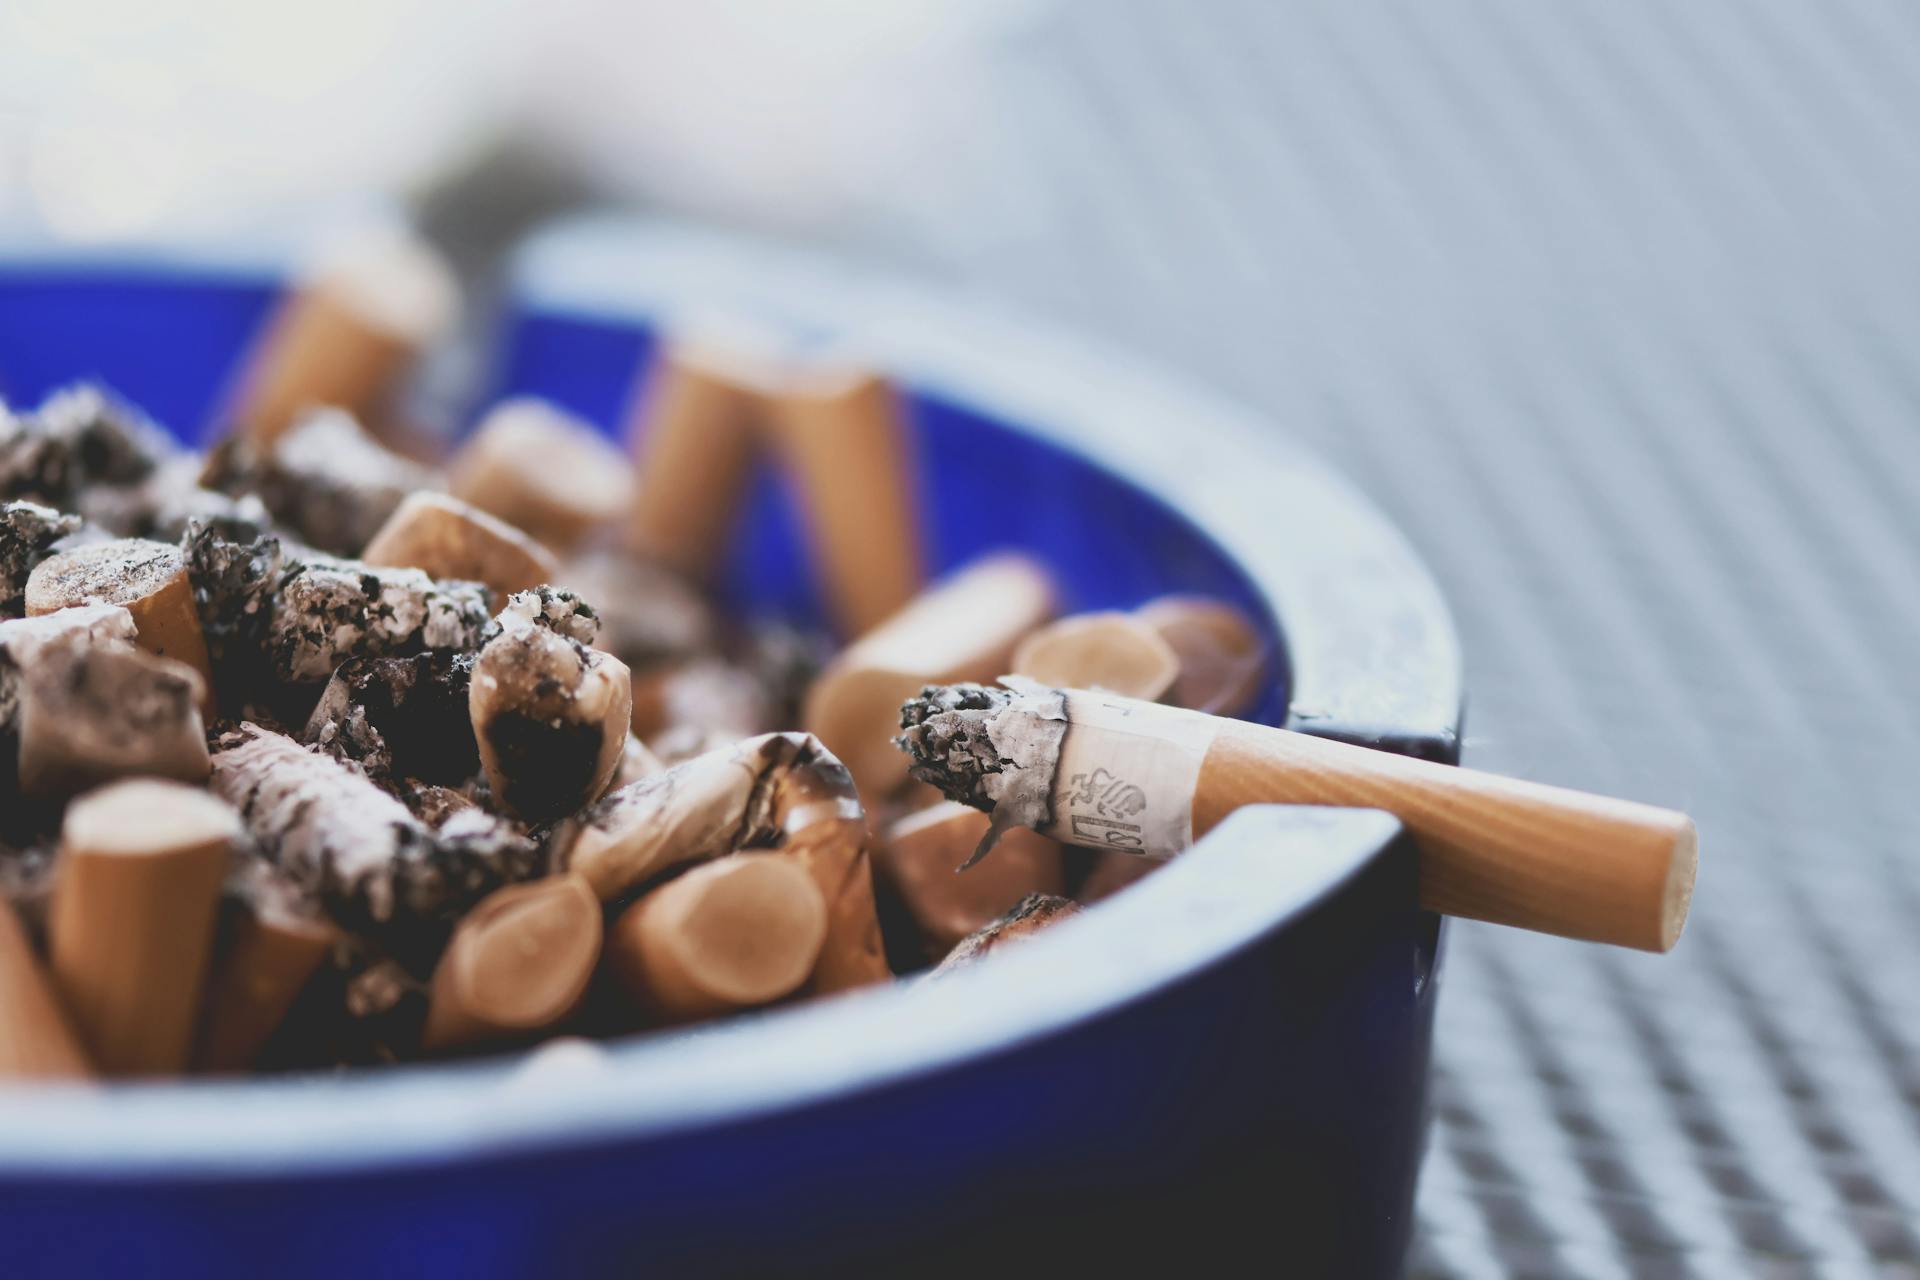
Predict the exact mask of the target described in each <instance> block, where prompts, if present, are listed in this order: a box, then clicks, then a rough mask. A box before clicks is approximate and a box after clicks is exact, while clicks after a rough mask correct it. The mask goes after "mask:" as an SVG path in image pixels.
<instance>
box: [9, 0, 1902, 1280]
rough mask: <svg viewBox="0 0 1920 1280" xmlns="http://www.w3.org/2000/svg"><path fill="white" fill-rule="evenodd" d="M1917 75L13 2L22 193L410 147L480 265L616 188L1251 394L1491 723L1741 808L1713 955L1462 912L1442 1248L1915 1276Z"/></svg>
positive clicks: (1781, 23) (956, 9)
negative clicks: (1440, 599) (1427, 587)
mask: <svg viewBox="0 0 1920 1280" xmlns="http://www.w3.org/2000/svg"><path fill="white" fill-rule="evenodd" d="M1917 113H1920V9H1917V8H1915V7H1913V6H1910V5H1904V4H1901V3H1899V0H1840V2H1837V3H1832V4H1823V5H1812V4H1788V3H1751V2H1747V0H1697V2H1690V3H1687V4H1684V5H1682V4H1673V3H1663V2H1661V0H1644V2H1643V0H1568V2H1566V3H1561V4H1554V5H1541V4H1529V3H1524V2H1523V0H1470V2H1462V3H1445V4H1417V3H1412V2H1411V0H1403V2H1399V3H1387V2H1376V0H1328V2H1326V3H1277V2H1275V0H1201V2H1200V3H1193V2H1191V0H1189V2H1186V3H1180V2H1177V0H1163V2H1145V0H1142V2H1134V0H1102V2H1101V3H1094V0H975V2H972V3H953V4H936V3H933V2H932V0H814V2H813V3H810V4H805V5H796V4H790V3H779V2H778V0H707V2H706V3H703V4H700V5H681V4H667V3H663V2H659V0H626V2H624V3H620V2H616V0H543V2H542V3H540V4H538V5H535V4H532V3H525V4H522V3H515V2H513V0H459V2H458V3H455V0H331V3H329V4H327V5H325V6H300V7H297V8H296V7H291V6H277V5H263V4H259V3H256V2H253V0H7V3H5V4H4V5H0V228H4V234H5V235H6V236H7V237H9V238H11V239H15V240H27V241H34V242H42V241H44V242H51V243H55V244H67V245H75V246H102V245H113V244H124V243H141V242H151V241H154V240H179V239H187V240H195V241H213V242H218V241H222V240H228V239H232V238H252V237H259V236H262V235H294V234H297V233H299V232H300V231H301V229H303V228H307V227H312V226H318V225H321V224H324V223H325V222H327V221H328V220H329V219H332V218H335V217H339V216H342V215H343V213H344V212H345V211H348V210H350V209H351V208H353V207H356V206H361V205H368V204H377V203H382V202H388V201H392V202H400V203H403V204H405V205H407V206H409V207H410V208H411V209H413V210H414V211H415V213H416V214H417V215H418V216H419V217H420V218H421V219H422V220H423V221H424V223H425V224H426V225H427V227H428V228H429V230H430V231H432V232H433V233H434V234H435V235H437V236H438V237H439V238H440V239H442V240H443V241H444V242H445V244H446V246H447V247H448V248H449V249H450V251H452V252H453V253H454V254H455V255H456V257H457V258H458V259H459V260H460V261H461V262H462V264H463V265H464V266H465V267H466V269H467V270H468V271H469V272H471V273H473V275H474V276H475V278H476V279H477V280H480V281H484V280H485V278H486V274H487V269H488V264H489V263H490V262H492V261H494V260H495V259H496V258H497V255H498V254H499V253H501V252H502V251H503V250H504V249H505V248H506V246H508V245H509V244H510V243H511V242H512V240H513V239H514V238H515V237H516V236H517V235H518V234H520V233H521V232H522V231H524V230H525V229H526V228H527V227H528V226H530V225H532V224H533V223H535V222H537V221H539V220H540V219H542V218H545V217H548V216H551V215H553V214H555V213H557V212H560V211H562V210H566V209H570V208H574V207H581V206H586V205H595V204H621V205H627V206H631V207H635V208H639V209H644V210H649V211H654V212H664V213H671V214H673V215H676V216H682V217H688V218H695V219H700V220H703V221H708V222H714V223H719V224H724V225H733V226H739V227H743V228H748V229H752V230H755V231H757V232H760V233H763V234H769V235H773V236H778V237H781V238H785V239H790V240H796V241H801V242H804V243H808V244H814V245H819V246H823V247H826V248H828V249H831V250H834V251H836V252H841V253H846V254H849V255H857V256H859V257H860V258H863V259H865V260H869V261H876V262H879V263H881V264H884V265H887V266H890V267H891V268H893V269H894V270H896V271H899V272H902V273H906V274H909V275H914V276H919V277H921V278H924V279H926V280H928V281H930V282H932V283H933V284H934V285H936V286H937V287H940V288H944V289H948V290H952V291H956V292H959V291H966V292H970V293H980V294H986V295H991V296H994V297H996V298H999V299H1002V300H1005V301H1008V302H1011V303H1014V304H1017V305H1019V306H1021V307H1023V308H1025V309H1027V310H1030V311H1033V312H1037V313H1040V314H1042V315H1044V316H1048V317H1051V318H1053V319H1055V320H1057V321H1059V322H1062V323H1064V324H1067V325H1070V326H1073V327H1075V328H1078V329H1080V330H1083V331H1086V332H1088V333H1091V334H1094V335H1097V336H1099V337H1102V338H1105V339H1108V340H1110V341H1111V342H1113V343H1116V344H1119V345H1121V346H1124V347H1126V348H1129V349H1131V350H1134V351H1137V352H1139V353H1140V354H1141V355H1142V356H1143V357H1144V358H1147V359H1150V360H1152V361H1154V362H1157V363H1160V364H1163V365H1167V366H1171V367H1173V368H1175V369H1179V370H1182V371H1185V372H1186V373H1188V374H1190V375H1192V376H1194V377H1196V378H1198V379H1201V380H1204V381H1205V382H1207V383H1209V384H1212V385H1214V386H1217V387H1220V388H1223V389H1225V390H1227V391H1228V392H1230V393H1233V394H1235V395H1237V396H1238V397H1239V398H1241V399H1243V400H1245V401H1247V402H1249V403H1251V404H1253V405H1255V406H1258V407H1259V408H1261V409H1263V410H1264V411H1266V413H1267V415H1268V416H1269V417H1270V418H1271V420H1272V421H1273V422H1274V424H1275V429H1276V430H1283V431H1286V432H1289V433H1292V434H1293V435H1295V436H1297V437H1299V438H1301V439H1302V440H1304V441H1305V442H1307V443H1309V444H1310V445H1312V446H1314V447H1315V448H1318V449H1319V450H1321V451H1323V452H1324V453H1326V454H1327V455H1329V456H1330V457H1331V458H1332V459H1333V460H1334V461H1335V462H1336V463H1337V464H1339V465H1340V466H1342V467H1343V468H1344V469H1345V470H1346V471H1347V472H1348V473H1349V474H1351V475H1352V476H1353V477H1354V478H1355V479H1356V480H1357V481H1358V482H1359V483H1360V484H1361V485H1362V487H1364V488H1365V489H1366V490H1367V491H1368V492H1369V493H1370V494H1371V495H1372V497H1373V498H1374V499H1375V500H1376V501H1377V502H1379V503H1380V504H1381V505H1382V506H1383V507H1385V508H1386V509H1387V510H1388V511H1389V512H1390V514H1392V515H1393V516H1394V518H1396V519H1397V520H1398V521H1399V522H1400V523H1401V525H1402V527H1403V528H1405V529H1406V530H1407V532H1408V534H1409V536H1410V537H1411V539H1412V540H1413V541H1414V542H1415V544H1416V545H1417V546H1418V547H1419V549H1420V551H1421V552H1422V554H1423V555H1424V556H1425V557H1426V558H1427V560H1428V562H1429V563H1430V564H1431V565H1432V566H1433V567H1434V569H1435V571H1436V573H1437V576H1438V577H1439V578H1440V580H1441V583H1442V585H1443V587H1444V588H1445V589H1446V591H1447V593H1448V595H1449V598H1450V600H1451V602H1452V604H1453V606H1454V609H1455V612H1456V615H1457V617H1458V620H1459V623H1460V627H1461V630H1462V633H1463V636H1464V640H1465V647H1466V652H1467V658H1468V663H1469V686H1470V688H1471V690H1472V699H1473V700H1472V707H1471V711H1470V714H1469V719H1468V731H1469V738H1468V742H1467V758H1468V760H1469V762H1471V763H1474V764H1477V765H1479V766H1482V767H1485V768H1490V769H1495V770H1500V771H1506V772H1512V773H1516V774H1520V775H1524V776H1527V777H1533V778H1539V779H1542V780H1547V781H1552V782H1560V783H1568V784H1573V785H1578V786H1582V787H1588V788H1593V789H1597V790H1603V791H1612V792H1617V793H1620V794H1625V795H1629V796H1633V797H1636V798H1639V799H1644V800H1649V801H1653V802H1658V803H1662V804H1671V805H1676V806H1683V807H1687V808H1689V809H1691V810H1692V811H1693V812H1694V813H1695V814H1696V815H1697V816H1698V819H1699V822H1700V826H1701V829H1702V832H1703V839H1704V848H1705V865H1704V869H1703V879H1702V881H1701V887H1700V894H1699V898H1698V900H1697V907H1696V911H1695V917H1694V923H1693V925H1692V927H1691V930H1690V932H1689V934H1688V936H1687V937H1686V939H1685V940H1684V941H1683V942H1682V944H1681V947H1680V949H1679V951H1678V952H1677V953H1676V954H1675V955H1674V956H1673V957H1671V958H1668V959H1665V960H1659V959H1649V958H1644V957H1639V956H1632V955H1626V954H1619V953H1611V952H1603V951H1600V950H1597V949H1593V948H1583V947H1579V946H1576V945H1575V944H1572V943H1564V942H1559V941H1555V940H1552V939H1546V938H1536V937H1528V936H1521V935H1516V934H1511V933H1498V932H1496V931H1493V930H1490V929H1485V928H1481V927H1479V926H1475V925H1471V924H1468V925H1464V926H1461V927H1459V928H1457V929H1456V930H1455V931H1454V933H1453V935H1452V936H1453V955H1452V959H1451V968H1450V970H1449V971H1448V974H1447V978H1446V982H1447V987H1448V992H1447V997H1446V999H1445V1000H1444V1001H1443V1002H1442V1005H1441V1031H1440V1051H1439V1075H1438V1080H1437V1086H1436V1087H1437V1093H1436V1103H1435V1105H1436V1116H1437V1122H1438V1123H1437V1127H1436V1130H1435V1136H1434V1141H1433V1147H1432V1150H1431V1152H1430V1155H1429V1159H1428V1162H1427V1168H1426V1173H1425V1177H1424V1181H1423V1185H1422V1192H1421V1202H1420V1227H1419V1241H1418V1245H1417V1250H1416V1255H1415V1261H1414V1267H1413V1269H1414V1272H1415V1274H1418V1275H1432V1276H1509V1275H1514V1276H1519V1275H1526V1276H1535V1275H1578V1276H1632V1277H1639V1276H1694V1275H1699V1276H1728V1277H1751V1276H1801V1275H1834V1276H1842V1275H1844V1276H1853V1275H1862V1276H1903V1275H1907V1276H1913V1275H1920V926H1917V925H1916V921H1920V854H1916V852H1915V841H1914V838H1913V834H1912V829H1911V828H1910V827H1909V826H1908V825H1907V821H1906V820H1907V819H1908V817H1909V816H1910V815H1911V813H1912V810H1913V804H1912V801H1911V799H1910V797H1911V796H1912V795H1913V794H1914V793H1915V761H1916V760H1920V729H1917V728H1916V713H1920V662H1917V661H1916V658H1917V657H1920V592H1916V590H1915V582H1916V575H1917V574H1920V515H1916V511H1920V238H1916V236H1915V235H1914V228H1915V227H1917V226H1920V141H1917V140H1916V131H1915V129H1914V127H1913V122H1914V120H1915V119H1916V118H1920V117H1917ZM1170 425H1173V424H1170ZM1902 796H1907V797H1909V799H1907V800H1902V799H1901V797H1902Z"/></svg>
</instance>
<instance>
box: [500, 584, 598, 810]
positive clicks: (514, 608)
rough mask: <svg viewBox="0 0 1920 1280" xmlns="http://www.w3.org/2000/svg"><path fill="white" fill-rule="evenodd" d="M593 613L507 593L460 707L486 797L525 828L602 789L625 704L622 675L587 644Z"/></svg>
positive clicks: (568, 599)
mask: <svg viewBox="0 0 1920 1280" xmlns="http://www.w3.org/2000/svg"><path fill="white" fill-rule="evenodd" d="M598 627H599V624H598V619H597V617H596V615H595V614H594V611H593V609H592V608H591V607H590V606H588V605H587V604H586V603H585V602H584V601H582V600H581V599H580V598H579V597H578V596H576V595H574V594H573V593H572V592H568V591H558V590H555V589H553V588H550V587H540V588H536V589H535V590H531V591H521V592H516V593H515V594H514V595H513V597H512V598H511V599H510V600H509V601H508V602H507V607H506V608H505V609H503V610H501V612H500V615H499V617H497V618H495V619H494V620H493V622H491V623H490V624H489V625H488V626H487V629H486V636H485V643H484V644H483V646H482V647H481V650H480V652H479V654H478V656H477V657H475V659H474V662H473V673H472V677H471V680H470V682H469V700H468V710H469V714H470V717H471V722H472V724H473V726H474V728H475V730H476V731H477V733H478V735H479V737H480V740H481V751H480V759H481V763H482V764H483V765H484V766H485V770H486V775H487V780H488V782H489V783H490V784H491V787H492V790H493V798H494V800H496V801H497V802H498V803H499V804H500V806H501V807H503V808H504V809H506V810H508V811H510V812H512V813H514V814H516V815H518V816H519V817H521V818H523V819H525V820H527V821H529V822H550V821H553V820H555V819H558V818H562V817H565V816H566V815H568V814H570V813H573V812H574V811H575V810H577V809H579V808H580V806H582V805H583V804H586V803H587V802H588V801H590V800H592V799H594V798H595V797H596V796H598V795H599V794H600V792H601V791H603V790H604V789H605V787H606V784H607V781H608V779H609V778H610V777H611V776H612V774H613V768H614V766H615V764H617V763H618V760H619V755H620V748H621V747H622V745H624V743H625V741H626V735H627V727H628V725H629V723H630V722H631V720H632V701H631V695H630V691H629V688H628V684H627V672H626V669H625V668H624V667H623V666H621V664H620V663H619V662H618V660H616V659H614V658H613V657H611V656H610V655H608V654H605V653H602V652H600V651H599V650H596V649H591V648H589V647H588V642H590V641H591V640H593V638H594V636H595V634H596V633H597V631H598Z"/></svg>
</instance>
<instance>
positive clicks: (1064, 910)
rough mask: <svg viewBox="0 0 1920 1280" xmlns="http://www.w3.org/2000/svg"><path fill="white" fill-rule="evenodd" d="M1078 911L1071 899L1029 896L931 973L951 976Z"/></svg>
mask: <svg viewBox="0 0 1920 1280" xmlns="http://www.w3.org/2000/svg"><path fill="white" fill-rule="evenodd" d="M1080 910H1081V908H1080V905H1079V904H1078V903H1076V902H1074V901H1073V900H1072V899H1069V898H1059V897H1055V896H1054V895H1052V894H1048V893H1030V894H1028V895H1027V896H1026V897H1024V898H1022V899H1020V902H1019V904H1018V905H1016V906H1015V907H1014V908H1013V910H1011V911H1009V912H1007V914H1005V915H1003V916H1001V917H1000V918H999V919H998V920H995V921H994V922H993V923H992V924H990V925H987V926H986V927H985V928H983V929H980V930H979V931H977V932H975V933H972V934H969V935H968V936H967V937H966V938H965V939H963V940H962V941H961V943H960V945H959V946H957V947H955V948H954V949H953V950H952V951H950V952H948V953H947V958H946V959H945V960H942V961H941V962H940V965H939V967H938V968H936V969H935V970H934V972H935V973H936V974H941V973H951V972H952V971H953V970H955V969H960V968H964V967H966V966H967V965H969V964H972V963H973V962H974V961H976V960H979V959H980V958H981V957H983V956H985V955H987V954H988V953H989V952H992V951H994V950H996V949H997V948H999V947H1003V946H1006V945H1007V944H1008V943H1012V942H1019V941H1021V940H1022V939H1025V938H1030V937H1032V936H1033V935H1034V934H1036V933H1038V932H1040V931H1041V930H1042V929H1045V928H1047V927H1048V926H1049V925H1054V924H1058V923H1059V922H1060V921H1062V920H1065V919H1066V918H1068V917H1069V916H1074V915H1078V914H1079V913H1080Z"/></svg>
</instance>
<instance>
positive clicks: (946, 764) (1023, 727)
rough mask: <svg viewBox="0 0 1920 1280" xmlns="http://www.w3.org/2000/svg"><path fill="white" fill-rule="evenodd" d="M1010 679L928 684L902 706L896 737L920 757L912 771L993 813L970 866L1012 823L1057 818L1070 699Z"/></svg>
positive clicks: (1042, 824) (1037, 826) (1046, 822)
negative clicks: (1057, 779)
mask: <svg viewBox="0 0 1920 1280" xmlns="http://www.w3.org/2000/svg"><path fill="white" fill-rule="evenodd" d="M1002 683H1003V684H1004V685H1006V687H1005V688H995V687H993V686H991V685H979V684H954V685H928V686H926V687H925V688H923V689H922V690H921V691H920V695H919V696H918V697H916V698H909V699H908V700H907V701H906V702H905V703H904V704H902V705H901V708H900V729H901V733H900V736H899V737H897V738H895V739H894V740H893V741H894V745H896V746H898V747H899V748H900V749H901V750H902V751H905V752H906V753H907V754H908V756H910V757H911V758H912V763H911V764H910V765H909V766H908V770H907V771H908V773H910V774H911V775H912V776H913V777H914V778H917V779H918V780H920V781H921V782H925V783H928V784H930V785H932V786H934V787H937V788H939V790H940V792H941V793H942V794H943V795H945V796H946V797H947V798H948V799H949V800H957V801H959V802H960V803H962V804H967V805H972V806H973V807H974V808H976V809H981V810H984V811H985V812H987V813H988V814H990V815H992V819H993V820H992V822H991V823H990V824H989V825H988V827H987V833H986V835H985V836H983V837H982V838H981V840H980V845H979V847H978V848H976V849H975V850H974V851H973V856H972V857H970V858H968V859H967V860H966V862H964V863H962V864H961V867H960V869H961V870H963V871H964V870H966V868H968V867H970V866H972V865H973V864H974V863H976V862H978V861H979V860H980V859H981V858H983V857H985V856H986V855H987V853H988V851H989V850H991V849H992V848H993V845H994V843H995V842H996V841H997V840H999V838H1000V836H1001V835H1002V834H1003V833H1004V832H1006V831H1007V830H1008V829H1009V828H1012V827H1031V828H1033V829H1034V830H1040V831H1043V830H1045V829H1046V828H1047V827H1048V826H1050V825H1052V822H1053V779H1054V774H1055V772H1056V771H1057V770H1058V768H1059V763H1060V746H1061V743H1062V742H1063V741H1065V739H1066V733H1067V724H1068V721H1067V709H1066V699H1065V698H1064V697H1062V696H1061V694H1060V692H1059V690H1057V689H1049V688H1046V687H1044V686H1042V685H1038V684H1035V683H1033V682H1032V681H1026V680H1019V679H1017V678H1015V677H1008V678H1007V679H1006V680H1005V681H1003V682H1002Z"/></svg>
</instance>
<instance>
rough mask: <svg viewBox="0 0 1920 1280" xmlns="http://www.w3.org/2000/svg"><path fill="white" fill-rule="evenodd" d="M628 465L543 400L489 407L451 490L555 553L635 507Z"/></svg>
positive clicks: (452, 476)
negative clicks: (630, 507)
mask: <svg viewBox="0 0 1920 1280" xmlns="http://www.w3.org/2000/svg"><path fill="white" fill-rule="evenodd" d="M633 483H634V481H633V466H632V464H631V463H630V462H629V461H628V460H627V455H626V454H625V453H623V452H621V451H620V450H619V449H618V448H616V447H615V446H614V445H613V444H612V443H611V442H610V441H608V440H607V439H605V438H604V437H603V436H601V434H600V433H599V432H598V431H596V430H595V429H594V428H593V426H592V425H590V424H589V423H586V422H584V421H582V420H580V419H578V418H575V417H573V416H572V415H570V414H567V413H564V412H562V411H561V410H560V409H558V408H557V407H555V406H554V405H551V404H548V403H547V402H546V401H544V400H533V399H516V400H508V401H505V402H503V403H501V404H499V405H496V406H494V408H493V409H492V411H490V412H489V413H488V414H487V416H486V418H485V420H484V421H482V422H481V423H480V425H479V427H477V428H476V429H475V430H474V433H473V435H472V437H471V438H469V439H468V441H467V443H466V444H465V445H464V446H462V448H461V449H460V452H459V453H458V454H457V455H455V457H454V460H453V464H452V467H451V469H450V471H449V475H448V487H449V488H450V489H451V490H452V491H453V493H454V495H455V496H456V497H459V498H461V499H464V500H465V501H467V502H471V503H472V504H473V505H474V506H476V507H478V508H480V509H481V510H482V511H486V512H490V513H492V514H493V515H495V516H498V517H499V518H500V519H502V520H504V521H506V522H507V523H508V524H510V525H513V526H515V527H516V528H520V529H524V530H526V531H527V534H528V536H530V537H532V538H534V539H536V540H538V541H539V542H541V543H542V544H544V545H546V546H549V547H552V548H553V549H554V550H556V551H560V552H563V553H564V552H567V551H571V550H573V549H574V548H575V547H577V546H578V545H579V544H580V543H581V542H582V541H583V540H584V539H585V538H586V537H587V535H588V534H590V533H592V532H593V531H594V530H595V529H597V528H599V527H601V526H602V525H605V524H608V523H609V522H611V521H613V520H615V519H617V518H618V517H619V516H620V514H621V513H622V512H624V511H626V510H627V508H628V506H629V505H630V504H631V503H632V501H633Z"/></svg>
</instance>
